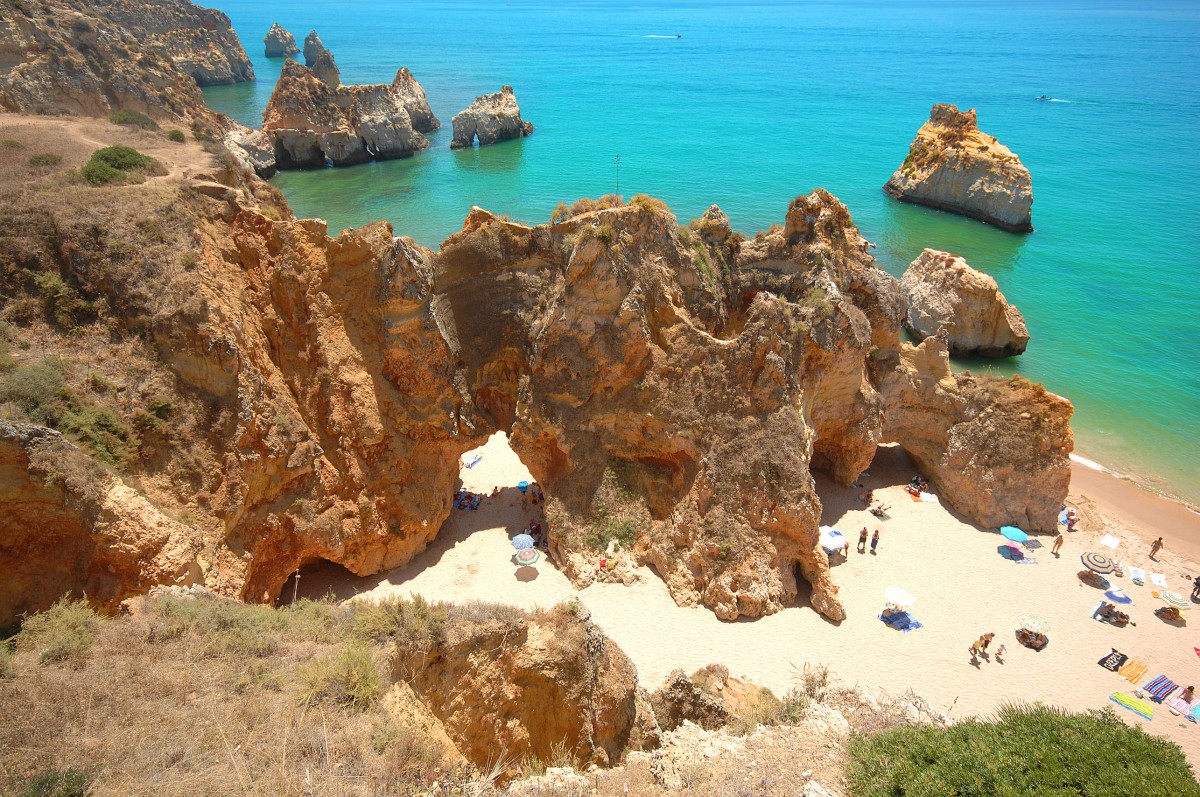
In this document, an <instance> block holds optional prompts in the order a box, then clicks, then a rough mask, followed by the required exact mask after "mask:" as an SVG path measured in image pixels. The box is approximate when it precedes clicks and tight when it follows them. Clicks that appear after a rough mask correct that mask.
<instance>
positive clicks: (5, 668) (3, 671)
mask: <svg viewBox="0 0 1200 797" xmlns="http://www.w3.org/2000/svg"><path fill="white" fill-rule="evenodd" d="M12 672H13V660H12V651H11V650H10V649H9V646H8V641H7V640H0V681H3V680H4V679H5V678H7V677H8V676H10V675H12Z"/></svg>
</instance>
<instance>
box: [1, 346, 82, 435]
mask: <svg viewBox="0 0 1200 797" xmlns="http://www.w3.org/2000/svg"><path fill="white" fill-rule="evenodd" d="M66 385H67V382H66V378H65V377H64V375H63V365H62V362H61V361H59V360H58V359H56V358H47V359H45V360H41V361H39V362H36V363H32V364H31V365H26V366H22V367H21V368H17V369H16V370H14V371H13V372H12V373H10V374H8V375H7V376H5V377H4V380H3V381H2V382H0V401H10V402H12V403H14V404H16V405H17V406H18V407H20V408H21V409H22V410H24V411H25V413H26V414H27V415H28V416H29V418H30V419H31V420H33V421H34V422H36V423H44V424H47V425H50V426H53V425H54V424H55V423H56V422H57V421H58V418H59V417H60V415H61V413H62V410H63V406H64V405H63V402H64V400H65V399H66V397H67V396H68V395H69V393H68V391H67V387H66Z"/></svg>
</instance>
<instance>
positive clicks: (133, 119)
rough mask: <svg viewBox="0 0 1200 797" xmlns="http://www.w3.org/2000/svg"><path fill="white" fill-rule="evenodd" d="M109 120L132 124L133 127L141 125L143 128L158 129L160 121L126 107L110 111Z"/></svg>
mask: <svg viewBox="0 0 1200 797" xmlns="http://www.w3.org/2000/svg"><path fill="white" fill-rule="evenodd" d="M108 121H110V122H112V123H113V124H115V125H131V126H133V127H140V128H142V129H143V130H157V129H158V122H155V121H154V120H153V119H151V118H150V117H149V116H146V114H144V113H140V112H138V111H130V110H127V109H124V108H123V109H121V110H119V111H113V112H112V113H110V114H109V115H108Z"/></svg>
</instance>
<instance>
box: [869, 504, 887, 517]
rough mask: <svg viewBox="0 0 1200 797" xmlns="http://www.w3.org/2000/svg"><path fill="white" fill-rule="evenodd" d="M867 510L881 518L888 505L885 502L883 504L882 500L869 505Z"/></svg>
mask: <svg viewBox="0 0 1200 797" xmlns="http://www.w3.org/2000/svg"><path fill="white" fill-rule="evenodd" d="M867 511H868V512H870V513H871V514H872V515H874V516H875V517H878V518H881V517H883V516H884V515H885V514H886V513H887V511H888V506H887V505H886V504H884V503H883V502H882V501H880V502H879V503H878V504H876V505H875V506H873V507H871V508H870V509H868V510H867Z"/></svg>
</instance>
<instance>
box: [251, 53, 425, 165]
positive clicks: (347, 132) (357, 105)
mask: <svg viewBox="0 0 1200 797" xmlns="http://www.w3.org/2000/svg"><path fill="white" fill-rule="evenodd" d="M323 60H324V55H323V54H320V53H319V54H318V57H317V62H318V64H321V63H322V62H323ZM418 99H419V100H420V101H423V100H424V92H423V91H421V90H420V86H419V85H417V83H416V81H415V80H412V81H408V82H405V81H400V82H399V86H396V85H395V84H394V85H393V86H387V85H376V86H341V85H338V84H337V83H333V82H331V80H330V77H329V76H328V75H327V76H326V79H324V80H323V79H321V78H320V77H319V76H317V75H316V74H315V73H314V72H313V71H312V70H309V69H307V68H305V67H303V66H301V65H300V64H298V63H296V62H295V61H288V62H286V63H285V64H284V66H283V72H282V74H281V75H280V78H279V82H278V83H277V84H276V86H275V91H274V93H273V94H272V95H271V100H270V102H269V103H268V104H267V108H266V111H265V112H264V113H263V127H262V129H263V132H265V133H266V134H267V135H268V136H270V138H271V140H272V141H273V142H274V144H275V155H276V160H277V162H278V164H279V167H280V168H294V167H303V166H322V165H324V164H325V162H326V160H329V161H332V162H333V164H334V165H338V166H341V165H348V164H353V163H363V162H365V161H368V160H372V159H374V160H385V159H389V158H402V157H406V156H408V155H412V154H413V153H414V152H416V151H418V150H420V149H424V148H425V147H427V146H428V145H429V142H428V141H427V140H426V139H425V137H424V136H423V135H421V133H420V132H418V131H417V130H416V129H414V126H413V121H412V117H410V116H409V114H408V110H407V107H408V106H410V105H415V104H417V100H418ZM424 108H425V110H426V111H427V110H428V104H427V103H425V104H424ZM429 117H432V114H429Z"/></svg>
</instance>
